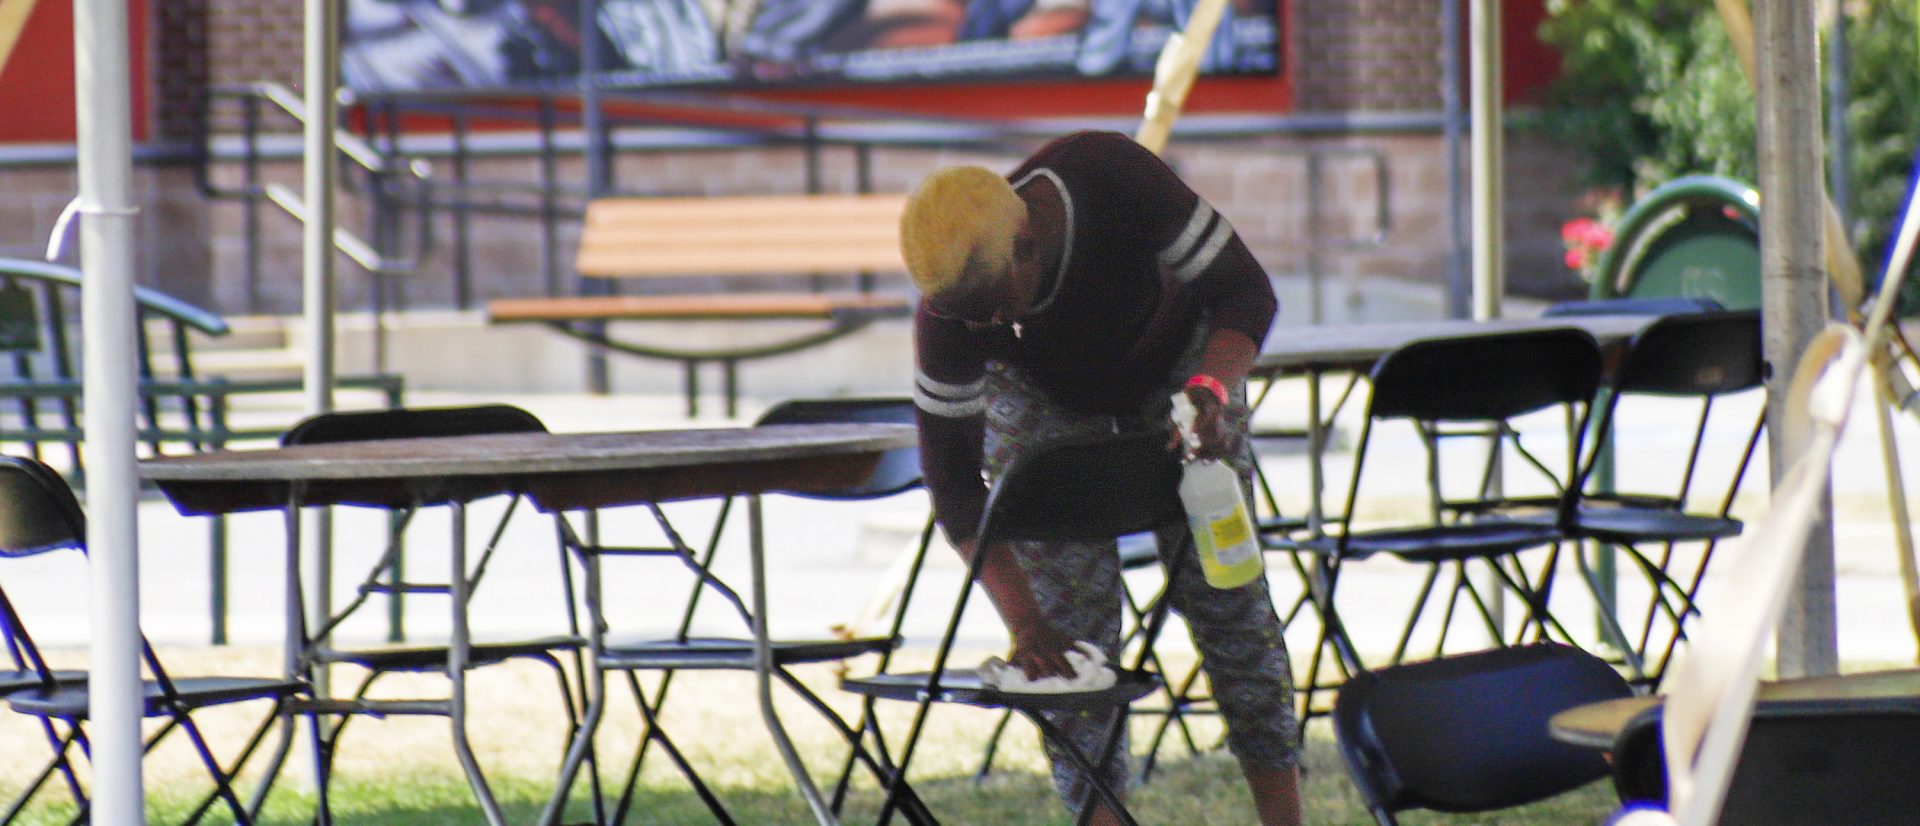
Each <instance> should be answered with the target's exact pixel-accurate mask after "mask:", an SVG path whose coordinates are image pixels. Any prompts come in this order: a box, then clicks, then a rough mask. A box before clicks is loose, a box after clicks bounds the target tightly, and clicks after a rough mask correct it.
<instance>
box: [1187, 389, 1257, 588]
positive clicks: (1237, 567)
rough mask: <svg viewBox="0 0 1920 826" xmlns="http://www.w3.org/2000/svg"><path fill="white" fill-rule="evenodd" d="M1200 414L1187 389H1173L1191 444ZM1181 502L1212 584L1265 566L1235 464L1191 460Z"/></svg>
mask: <svg viewBox="0 0 1920 826" xmlns="http://www.w3.org/2000/svg"><path fill="white" fill-rule="evenodd" d="M1197 414H1198V411H1196V410H1195V409H1194V407H1193V400H1192V399H1189V398H1187V394H1186V393H1185V392H1184V391H1182V392H1179V393H1175V394H1173V423H1174V425H1175V426H1177V427H1179V428H1180V436H1181V438H1183V439H1185V440H1186V444H1187V448H1188V449H1189V450H1192V449H1196V448H1198V447H1199V446H1200V435H1199V434H1197V433H1195V432H1193V420H1194V417H1195V416H1196V415H1197ZM1180 503H1181V504H1182V505H1184V506H1186V509H1187V526H1188V527H1189V528H1190V529H1192V531H1193V547H1194V550H1195V551H1197V552H1199V554H1200V571H1201V572H1202V573H1204V574H1206V578H1207V584H1208V585H1212V586H1213V587H1215V588H1238V587H1240V586H1242V585H1245V584H1247V583H1249V582H1252V581H1253V580H1254V579H1255V578H1256V577H1259V576H1260V575H1261V574H1262V573H1264V572H1265V571H1266V562H1265V560H1264V559H1263V558H1262V557H1261V555H1260V540H1259V537H1258V535H1256V534H1255V533H1254V529H1253V516H1252V512H1251V511H1250V510H1248V508H1247V500H1246V497H1245V496H1244V495H1243V494H1242V492H1241V490H1240V475H1239V474H1237V473H1235V472H1234V471H1233V468H1230V467H1228V466H1227V465H1226V463H1225V462H1217V461H1214V460H1212V459H1190V460H1188V461H1187V463H1186V466H1185V468H1184V469H1183V470H1182V473H1181V476H1180Z"/></svg>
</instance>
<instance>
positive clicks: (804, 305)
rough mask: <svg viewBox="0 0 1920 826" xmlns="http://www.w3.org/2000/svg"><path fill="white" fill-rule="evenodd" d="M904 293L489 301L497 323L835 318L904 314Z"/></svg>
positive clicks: (907, 306)
mask: <svg viewBox="0 0 1920 826" xmlns="http://www.w3.org/2000/svg"><path fill="white" fill-rule="evenodd" d="M911 307H912V301H911V299H909V298H907V297H904V296H885V295H857V294H838V295H836V294H832V293H741V294H731V295H599V296H577V297H563V298H502V299H495V300H493V301H490V302H488V303H487V317H488V319H489V320H491V321H496V322H501V321H617V320H622V319H713V318H718V319H738V318H823V319H824V318H833V317H834V315H835V314H836V313H844V312H848V311H865V312H873V313H880V314H904V313H905V312H906V311H907V310H908V309H910V308H911Z"/></svg>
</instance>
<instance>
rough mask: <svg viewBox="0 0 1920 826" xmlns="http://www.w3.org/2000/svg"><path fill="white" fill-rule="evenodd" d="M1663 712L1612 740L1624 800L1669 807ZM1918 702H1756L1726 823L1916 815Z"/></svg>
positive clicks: (1852, 821) (1908, 819) (1884, 820)
mask: <svg viewBox="0 0 1920 826" xmlns="http://www.w3.org/2000/svg"><path fill="white" fill-rule="evenodd" d="M1660 719H1661V716H1660V708H1659V707H1658V706H1655V707H1653V708H1649V709H1647V710H1646V711H1643V712H1641V713H1640V714H1638V715H1636V716H1634V717H1633V718H1632V719H1631V720H1629V721H1628V722H1627V724H1626V726H1625V727H1623V728H1622V729H1621V730H1620V732H1619V734H1618V735H1617V736H1616V737H1615V739H1614V747H1613V784H1614V790H1615V791H1617V792H1619V794H1620V800H1621V802H1623V803H1657V804H1659V805H1661V806H1663V807H1664V806H1665V805H1666V803H1667V772H1666V761H1665V756H1664V752H1663V750H1662V747H1661V742H1660ZM1916 744H1920V697H1915V696H1904V697H1900V696H1858V697H1847V696H1835V697H1832V698H1828V699H1805V700H1761V701H1760V702H1759V703H1757V704H1755V705H1754V709H1753V718H1752V721H1751V722H1750V724H1749V728H1748V729H1747V737H1746V742H1745V743H1744V745H1743V746H1742V747H1741V749H1740V761H1739V763H1738V764H1736V765H1735V767H1734V770H1733V780H1732V784H1731V785H1729V786H1728V787H1727V794H1726V799H1725V802H1724V803H1723V804H1722V807H1721V810H1720V820H1719V822H1720V823H1723V824H1727V826H1736V824H1737V826H1805V824H1809V823H1845V824H1847V826H1895V824H1909V823H1913V822H1914V813H1915V812H1920V786H1916V785H1915V783H1914V782H1913V778H1914V777H1915V776H1917V775H1920V748H1915V746H1916Z"/></svg>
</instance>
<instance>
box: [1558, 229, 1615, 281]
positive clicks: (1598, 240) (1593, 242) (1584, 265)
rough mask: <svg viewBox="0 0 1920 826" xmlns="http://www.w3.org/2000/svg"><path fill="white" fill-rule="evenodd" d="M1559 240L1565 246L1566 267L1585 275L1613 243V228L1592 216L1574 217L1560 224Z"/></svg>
mask: <svg viewBox="0 0 1920 826" xmlns="http://www.w3.org/2000/svg"><path fill="white" fill-rule="evenodd" d="M1560 242H1561V243H1562V244H1564V245H1565V246H1566V248H1567V255H1566V258H1565V259H1563V260H1565V261H1566V264H1567V268H1568V269H1572V270H1577V271H1579V272H1580V273H1582V274H1583V275H1585V274H1588V272H1587V271H1588V270H1589V268H1591V267H1593V266H1596V265H1597V264H1599V262H1600V253H1602V252H1604V251H1606V249H1607V247H1609V246H1612V245H1613V229H1612V228H1610V227H1608V226H1607V225H1606V224H1603V223H1600V222H1599V221H1596V220H1594V219H1592V218H1575V219H1573V220H1571V221H1568V222H1566V223H1564V224H1561V225H1560Z"/></svg>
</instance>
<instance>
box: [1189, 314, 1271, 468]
mask: <svg viewBox="0 0 1920 826" xmlns="http://www.w3.org/2000/svg"><path fill="white" fill-rule="evenodd" d="M1259 352H1260V348H1259V346H1258V345H1256V344H1254V343H1253V340H1252V339H1250V338H1247V334H1246V333H1243V332H1240V331H1239V330H1235V329H1231V328H1226V327H1214V328H1213V329H1212V330H1210V331H1209V332H1208V334H1207V344H1206V349H1205V350H1204V351H1202V352H1201V354H1200V368H1199V372H1198V373H1197V375H1202V376H1210V377H1212V378H1213V379H1214V380H1216V381H1218V382H1220V386H1221V387H1224V388H1227V389H1228V390H1231V389H1232V388H1233V387H1235V386H1237V385H1239V384H1241V383H1242V382H1245V381H1246V380H1247V373H1248V372H1250V371H1251V370H1252V369H1253V359H1254V357H1255V356H1257V355H1259ZM1186 393H1187V398H1188V399H1189V400H1191V401H1192V402H1193V409H1194V417H1193V429H1194V432H1195V433H1198V434H1200V446H1199V447H1198V448H1195V449H1194V451H1193V454H1194V455H1195V456H1196V457H1199V458H1202V459H1223V458H1226V456H1227V455H1228V453H1230V452H1231V451H1232V450H1233V448H1234V445H1235V443H1236V441H1237V440H1236V439H1235V438H1234V436H1235V434H1234V433H1233V432H1232V428H1230V427H1229V426H1228V424H1227V415H1226V412H1227V411H1226V405H1224V404H1222V403H1221V401H1220V397H1219V396H1218V395H1217V394H1216V393H1215V392H1214V391H1213V389H1212V388H1210V387H1208V386H1206V385H1204V384H1196V385H1189V386H1188V387H1187V388H1186Z"/></svg>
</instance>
